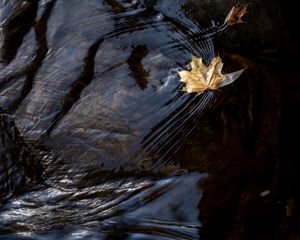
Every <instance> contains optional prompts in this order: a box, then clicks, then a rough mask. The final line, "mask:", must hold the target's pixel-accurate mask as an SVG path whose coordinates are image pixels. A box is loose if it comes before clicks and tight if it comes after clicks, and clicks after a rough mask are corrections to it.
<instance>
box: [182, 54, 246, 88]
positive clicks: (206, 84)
mask: <svg viewBox="0 0 300 240" xmlns="http://www.w3.org/2000/svg"><path fill="white" fill-rule="evenodd" d="M222 67H223V63H222V59H221V58H220V57H214V58H213V59H212V60H211V62H210V64H209V66H208V67H207V66H205V64H204V63H203V61H202V58H198V57H196V56H192V61H191V70H190V71H186V70H182V71H179V72H178V74H179V76H180V78H181V82H183V83H185V87H184V88H183V89H182V90H183V91H186V92H188V93H199V94H200V93H203V92H204V91H205V90H215V89H218V88H220V87H223V86H226V85H228V84H230V83H232V82H233V81H235V80H236V79H237V78H238V77H239V76H240V75H241V74H242V72H243V71H244V69H242V70H239V71H236V72H233V73H230V74H225V75H224V74H223V73H222V72H221V71H222Z"/></svg>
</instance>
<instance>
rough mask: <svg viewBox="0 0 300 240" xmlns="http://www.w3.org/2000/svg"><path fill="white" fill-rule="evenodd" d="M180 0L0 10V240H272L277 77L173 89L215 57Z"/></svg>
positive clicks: (56, 1)
mask: <svg viewBox="0 0 300 240" xmlns="http://www.w3.org/2000/svg"><path fill="white" fill-rule="evenodd" d="M188 2H189V1H180V0H172V1H168V0H164V1H163V0H161V1H160V0H158V1H146V0H145V1H121V0H119V1H117V0H106V1H100V0H89V1H82V0H72V1H71V0H64V1H62V0H48V1H47V0H43V1H42V0H40V1H1V3H0V18H1V25H0V29H1V37H0V40H1V44H0V47H1V48H0V110H1V112H2V113H1V118H0V119H1V122H0V124H1V132H0V133H1V135H0V136H1V142H0V143H1V145H0V146H1V152H2V153H1V167H0V184H1V186H0V197H1V201H0V204H1V205H0V239H202V238H203V239H271V237H270V238H268V237H269V236H273V237H274V239H275V238H276V237H278V236H281V235H280V234H281V232H284V229H283V230H278V231H277V230H276V229H281V228H284V226H285V224H284V223H285V219H286V218H285V215H286V211H285V209H286V208H291V205H289V202H288V201H294V198H293V197H290V196H287V195H288V194H287V192H286V191H285V188H283V187H282V184H283V183H286V181H287V180H286V178H285V176H284V173H283V172H282V170H281V169H285V167H286V164H285V163H282V160H281V157H280V156H281V154H282V153H281V152H280V151H281V148H279V141H280V140H278V136H277V134H278V132H277V131H278V129H279V128H280V124H281V122H284V121H286V120H285V118H284V117H283V118H282V119H283V120H280V119H281V107H280V106H281V105H282V103H281V99H282V98H283V97H282V96H283V95H284V94H283V93H281V92H280V90H278V86H277V85H276V83H274V81H275V82H280V77H278V76H279V75H280V74H277V70H274V67H270V68H269V67H265V66H258V65H254V67H253V65H251V64H249V63H248V62H247V61H246V60H240V59H238V60H237V58H236V56H235V55H234V56H232V55H230V54H227V55H226V54H224V58H225V59H226V61H228V65H227V66H226V68H227V69H226V71H234V70H238V69H241V68H242V67H245V65H244V64H245V63H246V64H248V65H247V67H248V68H250V70H249V71H248V73H246V74H245V76H244V77H242V78H241V81H243V82H242V83H237V84H235V85H233V86H231V87H227V88H226V89H224V90H222V91H221V92H206V93H204V94H203V95H188V94H186V93H183V92H182V91H180V90H181V88H182V84H181V83H180V81H179V78H178V75H177V71H178V70H181V69H183V68H186V67H187V64H188V62H189V61H190V59H191V56H192V55H197V56H201V57H202V58H203V59H204V61H205V62H206V63H208V62H209V61H210V60H211V59H212V58H213V57H214V56H215V55H216V53H215V46H214V37H215V36H216V34H215V31H216V30H215V27H214V25H213V23H212V22H211V21H210V19H209V18H206V19H204V20H205V21H202V22H201V16H200V18H198V19H197V18H195V15H194V13H193V11H194V10H195V9H193V8H196V7H197V8H199V9H200V10H201V11H205V8H204V9H201V8H200V7H201V6H198V5H197V4H196V5H189V4H188ZM231 6H232V4H228V6H224V7H223V8H224V9H225V10H224V11H225V12H226V11H227V9H228V8H229V9H230V7H231ZM201 11H200V12H201ZM208 12H209V11H208ZM216 15H217V14H216ZM209 16H210V17H211V18H212V19H213V18H214V16H213V15H209ZM195 19H197V20H195ZM199 19H200V20H199ZM220 21H223V18H220ZM252 27H253V26H252ZM237 31H239V29H238V28H237ZM237 39H238V38H237ZM221 54H222V52H221ZM241 59H242V58H241ZM241 62H242V63H241ZM253 64H254V63H253ZM251 69H252V70H251ZM270 69H271V70H270ZM275 69H276V68H275ZM270 76H272V77H270ZM274 76H276V77H274ZM269 78H272V81H270V79H269ZM274 79H275V80H274ZM276 79H277V80H276ZM265 95H267V96H269V97H268V98H267V100H266V99H265V98H264V96H265ZM284 116H286V114H285V115H284ZM271 121H272V124H271V125H270V124H269V123H270V122H271ZM280 121H281V122H280ZM283 132H284V130H283ZM281 139H285V137H284V134H283V137H282V138H281ZM282 149H283V150H282V151H285V149H286V148H282ZM260 221H261V222H260ZM265 223H268V224H265ZM280 226H281V228H280ZM274 233H275V234H274ZM272 239H273V238H272Z"/></svg>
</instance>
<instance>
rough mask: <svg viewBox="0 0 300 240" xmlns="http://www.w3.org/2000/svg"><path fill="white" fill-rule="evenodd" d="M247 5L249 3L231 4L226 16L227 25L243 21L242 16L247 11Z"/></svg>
mask: <svg viewBox="0 0 300 240" xmlns="http://www.w3.org/2000/svg"><path fill="white" fill-rule="evenodd" d="M248 5H249V3H247V4H238V5H235V6H233V7H232V8H231V10H230V12H229V13H228V15H227V17H226V19H225V22H226V23H227V24H228V25H234V24H237V23H245V22H244V21H243V20H242V17H243V16H244V15H245V14H246V13H247V8H248Z"/></svg>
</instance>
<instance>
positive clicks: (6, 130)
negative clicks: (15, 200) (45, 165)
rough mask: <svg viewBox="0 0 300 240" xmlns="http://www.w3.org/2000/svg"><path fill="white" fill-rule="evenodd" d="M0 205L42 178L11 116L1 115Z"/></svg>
mask: <svg viewBox="0 0 300 240" xmlns="http://www.w3.org/2000/svg"><path fill="white" fill-rule="evenodd" d="M0 149H1V153H0V203H2V202H4V201H5V200H7V199H9V198H10V197H12V196H14V195H16V194H17V193H18V192H22V191H25V189H26V187H27V186H26V185H27V184H28V183H33V182H35V181H36V180H38V179H40V178H41V174H42V171H41V168H40V167H39V166H38V165H37V162H36V160H35V159H34V157H33V155H32V154H31V152H30V150H29V148H28V146H27V145H26V144H25V142H24V140H23V139H22V138H21V137H20V134H19V132H18V130H17V128H16V126H15V124H14V121H13V118H12V117H11V116H10V115H7V114H4V113H0Z"/></svg>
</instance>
